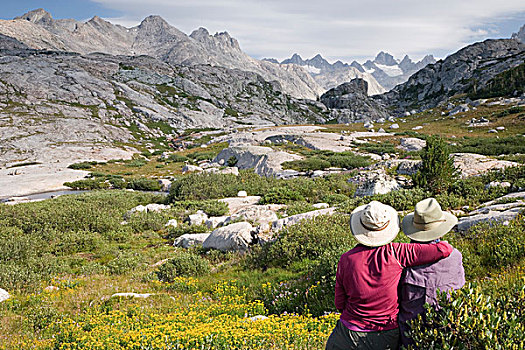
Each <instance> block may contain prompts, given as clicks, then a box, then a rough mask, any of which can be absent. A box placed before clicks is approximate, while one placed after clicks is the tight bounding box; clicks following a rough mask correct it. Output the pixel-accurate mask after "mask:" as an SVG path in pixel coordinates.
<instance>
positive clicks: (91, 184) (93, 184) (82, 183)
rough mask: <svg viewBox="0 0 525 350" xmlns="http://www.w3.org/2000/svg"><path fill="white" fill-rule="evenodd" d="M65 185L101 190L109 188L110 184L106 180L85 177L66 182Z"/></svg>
mask: <svg viewBox="0 0 525 350" xmlns="http://www.w3.org/2000/svg"><path fill="white" fill-rule="evenodd" d="M64 186H67V187H70V188H72V189H74V190H100V189H108V188H109V187H110V184H109V183H107V182H105V181H100V180H95V179H84V180H77V181H72V182H64Z"/></svg>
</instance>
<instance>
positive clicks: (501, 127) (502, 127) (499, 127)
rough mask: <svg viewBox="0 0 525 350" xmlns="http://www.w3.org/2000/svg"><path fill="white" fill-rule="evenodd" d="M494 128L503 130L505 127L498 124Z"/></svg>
mask: <svg viewBox="0 0 525 350" xmlns="http://www.w3.org/2000/svg"><path fill="white" fill-rule="evenodd" d="M496 130H498V131H503V130H505V127H504V126H498V127H496Z"/></svg>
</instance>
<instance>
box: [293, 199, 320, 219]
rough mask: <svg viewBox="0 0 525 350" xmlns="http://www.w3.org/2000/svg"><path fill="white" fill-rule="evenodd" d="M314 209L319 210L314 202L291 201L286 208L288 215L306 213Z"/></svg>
mask: <svg viewBox="0 0 525 350" xmlns="http://www.w3.org/2000/svg"><path fill="white" fill-rule="evenodd" d="M312 210H317V208H315V207H314V206H313V205H312V204H310V203H308V202H291V203H289V204H288V207H287V208H286V215H288V216H292V215H296V214H301V213H306V212H309V211H312Z"/></svg>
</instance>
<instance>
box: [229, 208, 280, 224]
mask: <svg viewBox="0 0 525 350" xmlns="http://www.w3.org/2000/svg"><path fill="white" fill-rule="evenodd" d="M277 219H278V217H277V214H276V213H275V211H273V210H271V209H270V208H269V206H267V205H253V206H249V207H246V208H243V209H240V210H239V211H237V212H236V213H235V214H233V215H232V216H231V217H229V218H228V220H227V221H226V223H228V222H230V221H238V220H243V221H249V222H253V223H259V224H262V223H268V222H272V221H275V220H277Z"/></svg>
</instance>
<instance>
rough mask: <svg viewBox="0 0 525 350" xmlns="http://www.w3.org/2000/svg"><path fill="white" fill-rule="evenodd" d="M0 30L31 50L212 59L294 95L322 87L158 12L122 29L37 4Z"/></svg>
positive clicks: (178, 60) (191, 61)
mask: <svg viewBox="0 0 525 350" xmlns="http://www.w3.org/2000/svg"><path fill="white" fill-rule="evenodd" d="M0 34H4V35H7V36H10V37H13V38H16V39H17V40H19V41H20V42H22V43H23V44H25V45H27V46H29V47H31V48H34V49H47V50H61V51H70V52H77V53H81V54H88V53H93V52H102V53H107V54H111V55H128V56H133V55H149V56H152V57H155V58H158V59H161V60H162V61H164V62H167V63H170V64H182V65H199V64H210V65H214V66H221V67H226V68H230V69H241V70H245V71H250V72H255V73H258V74H260V75H261V76H262V77H263V78H264V79H265V80H267V81H273V80H276V81H278V82H279V83H280V84H281V87H282V89H283V91H284V92H285V93H288V94H290V95H292V96H294V97H296V98H310V99H316V98H317V97H318V96H319V95H320V94H321V93H322V92H323V91H324V89H323V88H321V87H320V86H319V85H318V84H317V83H316V82H315V81H314V80H313V79H312V78H311V77H310V76H309V75H308V74H307V73H306V72H305V71H303V70H302V69H300V68H299V69H298V68H293V69H290V68H288V67H286V66H285V67H283V66H281V65H278V64H277V65H276V64H274V63H270V62H263V61H259V60H256V59H253V58H251V57H249V56H248V55H246V54H245V53H244V52H243V51H242V50H241V49H240V47H239V43H238V42H237V40H235V39H234V38H232V37H230V35H229V34H228V33H218V34H215V35H213V36H212V35H210V34H209V33H208V31H207V30H206V29H204V28H200V29H198V30H196V31H194V32H193V33H192V34H191V35H190V36H188V35H186V34H185V33H183V32H181V31H180V30H178V29H177V28H175V27H173V26H171V25H169V24H168V23H167V22H166V21H164V20H163V19H162V18H161V17H159V16H149V17H147V18H145V19H144V20H143V21H142V23H141V24H140V25H138V26H137V27H134V28H124V27H122V26H119V25H113V24H111V23H109V22H107V21H104V20H102V19H101V18H99V17H93V18H92V19H90V20H89V21H87V22H85V23H84V22H79V21H75V20H72V19H58V20H55V19H53V18H52V17H51V15H50V14H49V13H47V12H46V11H44V10H42V9H39V10H34V11H31V12H28V13H26V14H24V15H23V16H20V17H17V18H16V19H14V20H11V21H3V20H2V21H0Z"/></svg>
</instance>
